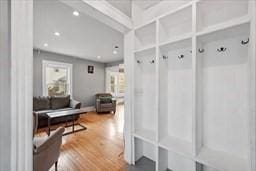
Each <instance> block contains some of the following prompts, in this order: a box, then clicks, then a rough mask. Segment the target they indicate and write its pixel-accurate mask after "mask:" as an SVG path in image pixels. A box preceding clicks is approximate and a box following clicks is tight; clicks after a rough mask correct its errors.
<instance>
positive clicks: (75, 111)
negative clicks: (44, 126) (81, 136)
mask: <svg viewBox="0 0 256 171" xmlns="http://www.w3.org/2000/svg"><path fill="white" fill-rule="evenodd" d="M87 112H88V110H86V109H72V110H66V111H59V112H49V113H47V114H46V115H47V116H48V135H50V133H51V120H52V119H55V118H61V117H70V116H71V117H72V125H69V126H68V125H67V124H66V126H65V127H66V128H67V127H72V131H69V132H66V133H64V134H63V136H64V135H68V134H72V133H75V132H79V131H84V130H86V129H87V128H86V127H85V126H84V125H82V124H80V123H79V122H76V123H75V120H76V119H75V117H76V116H79V115H81V114H86V113H87ZM76 125H78V126H79V127H81V128H80V129H75V126H76Z"/></svg>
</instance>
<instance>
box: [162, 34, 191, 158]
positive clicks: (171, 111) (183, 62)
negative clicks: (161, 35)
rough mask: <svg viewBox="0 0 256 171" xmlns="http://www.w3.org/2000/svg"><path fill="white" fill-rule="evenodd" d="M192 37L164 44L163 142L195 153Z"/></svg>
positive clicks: (183, 150)
mask: <svg viewBox="0 0 256 171" xmlns="http://www.w3.org/2000/svg"><path fill="white" fill-rule="evenodd" d="M191 45H192V39H186V40H184V41H180V42H177V43H172V44H168V45H164V46H161V47H160V52H159V75H160V80H159V98H160V99H159V113H158V116H159V117H158V122H159V123H158V125H159V126H158V130H159V145H160V146H161V147H165V148H167V149H169V150H173V151H175V152H177V153H181V154H182V155H188V156H192V100H193V99H192V53H191V48H192V46H191Z"/></svg>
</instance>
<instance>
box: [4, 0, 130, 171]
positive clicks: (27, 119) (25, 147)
mask: <svg viewBox="0 0 256 171" xmlns="http://www.w3.org/2000/svg"><path fill="white" fill-rule="evenodd" d="M7 1H8V7H9V10H10V11H9V16H8V21H10V27H11V28H10V34H9V36H8V37H9V41H10V50H9V53H8V55H9V56H10V61H11V67H10V68H9V70H8V71H6V72H9V73H10V74H9V77H10V82H11V86H10V89H11V97H10V99H11V100H10V104H11V112H10V115H11V120H10V129H11V135H10V139H11V144H10V146H11V147H10V154H11V157H10V160H9V162H10V163H8V164H10V170H11V171H24V170H25V171H32V170H33V152H32V149H33V137H32V135H33V132H32V130H33V128H32V127H33V118H32V98H33V0H7ZM85 4H86V5H87V6H90V7H93V6H95V5H100V4H89V3H86V2H84V4H81V5H85ZM0 5H1V4H0ZM79 5H80V4H79ZM91 9H92V10H93V12H97V14H100V15H97V16H96V19H100V20H104V21H106V22H107V23H108V25H109V26H112V27H113V28H115V29H116V28H117V26H118V27H119V28H120V27H123V28H124V29H123V30H124V31H123V33H124V34H125V35H127V31H129V30H130V29H131V28H132V21H131V19H130V18H128V17H127V18H125V17H123V16H122V15H120V13H119V12H118V11H117V10H114V11H113V10H111V9H112V8H111V6H106V8H97V9H96V8H91ZM117 16H118V17H117ZM124 21H125V22H124ZM129 51H130V50H129ZM127 57H128V56H126V57H125V58H127ZM129 57H130V55H129ZM125 67H127V68H126V70H127V69H128V68H130V64H129V65H126V66H125ZM127 71H128V70H127ZM127 73H128V72H127ZM127 73H126V76H127V75H128V74H127ZM129 76H130V74H129ZM126 78H129V77H126ZM128 80H130V79H128ZM1 81H4V80H1ZM127 87H129V91H127V92H126V93H125V94H126V95H125V96H126V97H125V98H126V100H127V101H128V103H126V104H125V122H126V123H127V124H125V127H126V128H127V130H126V131H125V132H124V134H125V135H124V136H125V140H126V143H125V159H126V161H128V162H129V163H131V156H132V155H131V152H132V150H131V137H130V136H131V132H130V130H131V125H130V124H131V122H130V121H131V120H130V117H131V110H130V109H131V106H130V105H131V104H130V100H131V99H130V97H131V95H130V94H131V93H132V92H131V87H130V85H129V86H128V85H126V88H127ZM7 114H9V113H7ZM30 114H31V115H30ZM6 129H8V128H6ZM124 130H125V129H124ZM127 131H128V132H127ZM7 151H8V150H7ZM0 157H1V156H0ZM0 168H1V166H0Z"/></svg>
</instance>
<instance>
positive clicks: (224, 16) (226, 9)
mask: <svg viewBox="0 0 256 171" xmlns="http://www.w3.org/2000/svg"><path fill="white" fill-rule="evenodd" d="M248 11H249V0H226V1H212V0H200V1H199V2H198V3H197V11H196V12H197V18H196V19H197V31H198V32H199V33H204V32H211V31H214V30H215V29H218V28H221V27H229V26H232V25H236V24H237V23H239V22H241V23H244V22H248V21H249V14H248Z"/></svg>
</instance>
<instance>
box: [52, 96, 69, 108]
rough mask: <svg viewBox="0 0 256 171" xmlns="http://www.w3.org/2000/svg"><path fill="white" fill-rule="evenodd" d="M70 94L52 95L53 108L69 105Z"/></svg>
mask: <svg viewBox="0 0 256 171" xmlns="http://www.w3.org/2000/svg"><path fill="white" fill-rule="evenodd" d="M69 102H70V96H69V95H68V96H61V97H57V96H56V97H51V109H61V108H66V107H69Z"/></svg>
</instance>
